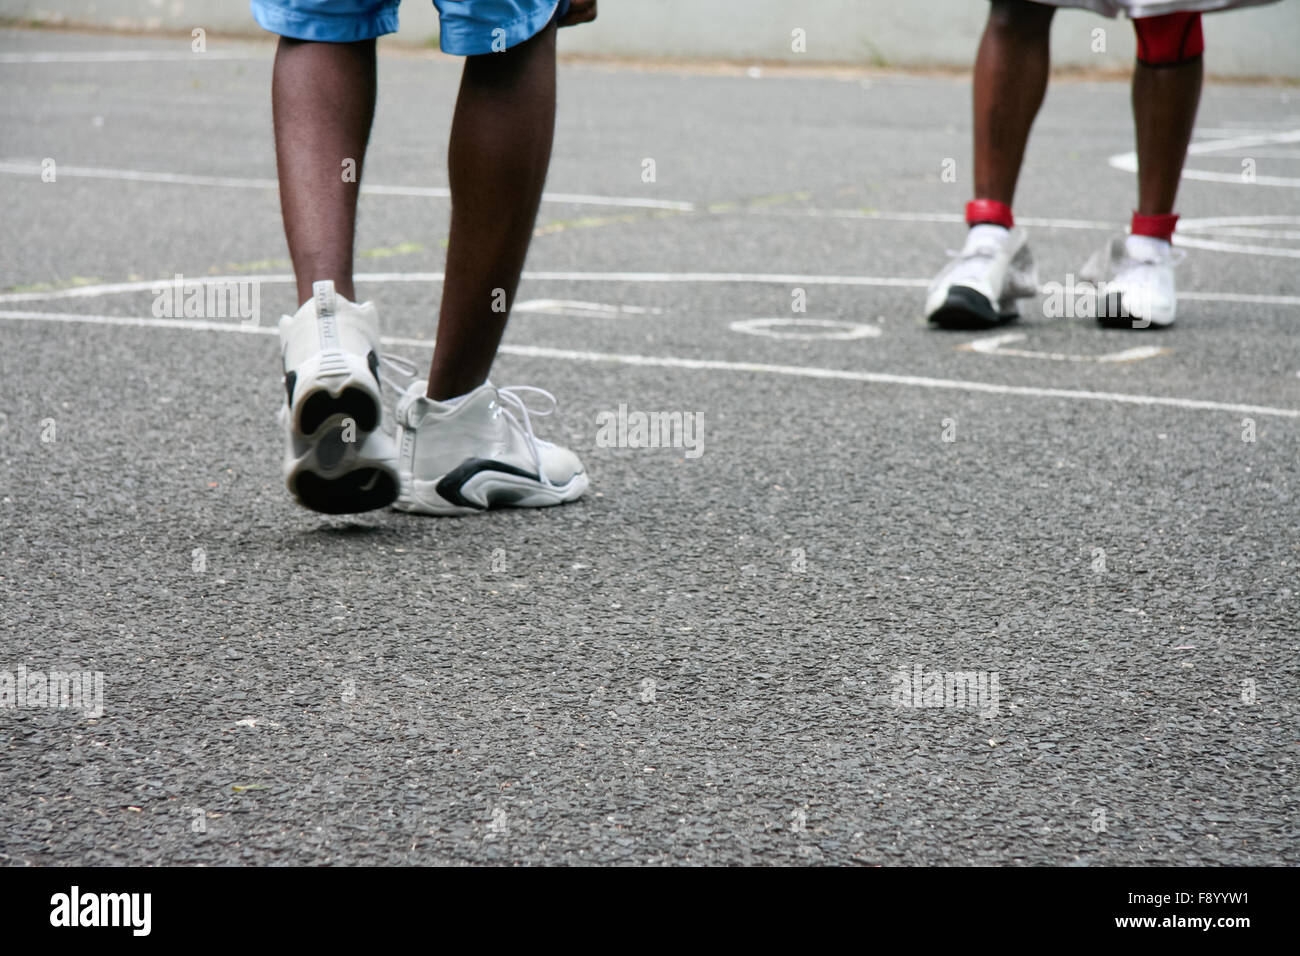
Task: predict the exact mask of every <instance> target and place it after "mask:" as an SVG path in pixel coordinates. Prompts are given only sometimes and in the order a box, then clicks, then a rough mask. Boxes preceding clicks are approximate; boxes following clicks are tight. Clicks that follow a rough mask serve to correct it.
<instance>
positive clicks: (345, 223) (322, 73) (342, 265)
mask: <svg viewBox="0 0 1300 956" xmlns="http://www.w3.org/2000/svg"><path fill="white" fill-rule="evenodd" d="M271 109H272V113H273V115H274V122H275V156H276V170H277V172H278V174H279V178H280V211H281V214H282V215H283V217H284V232H285V236H286V238H287V239H288V242H289V255H290V257H291V258H292V259H293V271H294V275H295V276H296V277H297V280H298V301H299V302H300V303H301V302H306V301H307V300H308V299H310V298H311V285H312V283H313V282H315V281H317V280H319V279H333V280H334V288H335V290H336V291H337V292H338V293H339V294H340V295H342V296H344V297H345V298H348V299H352V300H354V301H355V299H356V290H355V289H354V288H353V285H352V243H353V238H354V233H355V227H356V217H357V192H358V190H359V189H360V184H361V164H362V160H363V159H364V158H365V152H366V143H367V141H368V140H369V138H370V123H371V120H372V119H373V118H374V114H375V43H374V41H373V40H367V41H363V42H360V43H309V42H304V41H301V40H289V39H284V38H281V40H280V45H279V47H278V48H277V49H276V53H275V71H274V74H273V76H272V80H271ZM348 159H351V160H354V161H355V163H356V170H355V172H356V175H355V177H349V178H353V181H352V182H345V181H344V165H343V163H344V160H348Z"/></svg>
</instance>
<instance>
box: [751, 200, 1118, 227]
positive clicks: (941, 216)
mask: <svg viewBox="0 0 1300 956" xmlns="http://www.w3.org/2000/svg"><path fill="white" fill-rule="evenodd" d="M727 211H728V212H745V213H748V214H749V215H751V216H792V217H796V218H797V217H807V218H812V219H868V220H875V221H878V222H943V223H957V224H959V225H965V224H966V217H965V216H963V215H961V214H959V213H955V212H882V211H879V210H875V209H799V208H795V209H778V208H773V207H764V206H756V207H754V208H752V209H740V210H727ZM1016 222H1017V223H1019V224H1020V225H1022V226H1033V227H1034V228H1036V229H1090V230H1095V231H1100V232H1118V231H1119V230H1120V229H1122V228H1123V227H1124V224H1123V223H1121V222H1118V221H1116V222H1105V221H1102V220H1100V219H1043V218H1035V217H1033V216H1024V217H1022V216H1017V217H1016Z"/></svg>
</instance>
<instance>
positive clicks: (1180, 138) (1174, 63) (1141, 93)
mask: <svg viewBox="0 0 1300 956" xmlns="http://www.w3.org/2000/svg"><path fill="white" fill-rule="evenodd" d="M1133 28H1134V30H1135V31H1136V32H1137V37H1138V58H1137V65H1136V67H1135V68H1134V70H1133V120H1134V123H1135V125H1136V127H1137V155H1138V206H1137V210H1136V212H1135V215H1134V229H1133V232H1134V233H1135V234H1138V235H1151V236H1154V237H1157V238H1161V239H1165V240H1168V239H1169V238H1170V236H1171V235H1172V234H1173V227H1174V220H1176V219H1177V217H1176V216H1174V215H1173V212H1174V201H1175V199H1176V198H1177V196H1178V183H1179V180H1180V179H1181V178H1182V174H1183V163H1184V161H1185V160H1186V158H1187V147H1188V146H1189V145H1190V143H1191V141H1192V128H1193V126H1194V125H1195V123H1196V109H1197V107H1198V105H1199V104H1200V100H1201V80H1202V76H1203V73H1204V62H1203V60H1202V57H1201V54H1202V52H1203V51H1204V49H1205V43H1204V40H1203V38H1202V33H1201V16H1200V14H1199V13H1170V14H1165V15H1164V16H1159V17H1148V18H1144V19H1140V20H1134V21H1133Z"/></svg>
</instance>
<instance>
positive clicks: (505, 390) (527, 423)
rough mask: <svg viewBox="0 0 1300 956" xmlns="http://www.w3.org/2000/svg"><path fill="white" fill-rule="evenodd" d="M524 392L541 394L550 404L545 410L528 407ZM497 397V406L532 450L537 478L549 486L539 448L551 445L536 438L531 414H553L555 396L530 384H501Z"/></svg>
mask: <svg viewBox="0 0 1300 956" xmlns="http://www.w3.org/2000/svg"><path fill="white" fill-rule="evenodd" d="M524 392H532V393H534V394H537V395H541V396H543V397H544V398H545V399H546V400H547V401H548V402H550V403H551V404H550V406H549V407H548V408H547V409H546V410H545V411H543V410H542V409H540V408H529V407H528V403H527V402H525V401H524V399H523V393H524ZM497 399H498V402H497V408H498V409H500V410H501V412H502V413H503V414H504V415H505V416H506V418H508V419H510V422H511V424H512V425H514V427H515V428H516V429H517V430H518V431H519V433H520V434H521V435H523V436H524V440H525V441H526V442H527V443H528V450H529V451H530V452H532V455H533V467H534V468H535V469H536V471H537V477H538V479H539V480H540V481H541V482H542V484H544V485H548V486H549V485H550V484H551V479H550V478H548V477H546V472H545V471H543V470H542V452H541V449H542V447H543V446H545V447H547V448H550V447H552V446H551V443H550V442H548V441H544V440H543V439H541V438H538V437H537V435H536V433H535V432H534V431H533V416H534V415H536V416H537V417H538V418H544V417H546V416H547V415H553V414H554V413H555V410H556V409H557V408H559V407H560V403H559V402H558V401H557V400H556V398H555V396H554V395H552V394H551V393H550V392H548V391H547V390H546V389H544V388H535V387H534V386H532V385H507V386H502V387H500V388H498V389H497ZM505 402H509V403H510V404H511V405H513V406H514V407H515V408H516V409H518V410H519V413H520V414H521V415H523V417H524V420H523V422H522V423H521V422H520V421H519V419H518V418H516V417H515V415H514V413H513V412H512V411H510V409H509V408H506V406H505Z"/></svg>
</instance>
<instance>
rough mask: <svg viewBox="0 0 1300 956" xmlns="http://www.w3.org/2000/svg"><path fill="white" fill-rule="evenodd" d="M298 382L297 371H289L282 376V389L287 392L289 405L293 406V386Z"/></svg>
mask: <svg viewBox="0 0 1300 956" xmlns="http://www.w3.org/2000/svg"><path fill="white" fill-rule="evenodd" d="M297 384H298V373H297V372H289V373H288V374H286V375H285V377H284V390H285V391H286V392H288V393H289V407H290V408H293V387H294V386H295V385H297Z"/></svg>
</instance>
